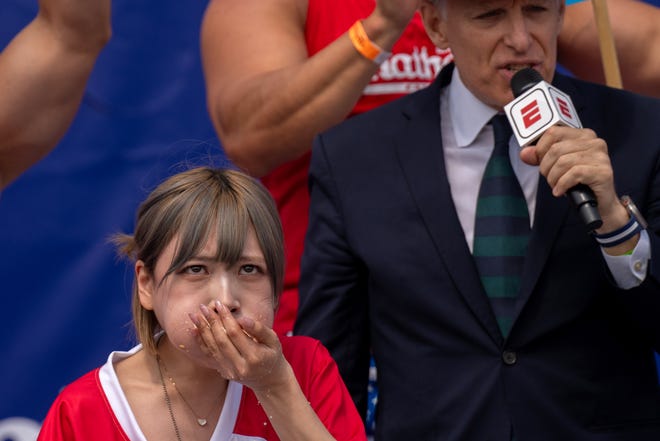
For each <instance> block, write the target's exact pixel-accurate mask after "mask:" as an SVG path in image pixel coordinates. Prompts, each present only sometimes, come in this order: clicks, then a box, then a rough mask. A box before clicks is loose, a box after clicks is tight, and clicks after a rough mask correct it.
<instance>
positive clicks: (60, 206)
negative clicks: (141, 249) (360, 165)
mask: <svg viewBox="0 0 660 441" xmlns="http://www.w3.org/2000/svg"><path fill="white" fill-rule="evenodd" d="M206 3H207V2H206V0H186V1H185V2H182V1H179V0H161V1H158V2H155V1H148V0H113V5H112V7H113V31H114V33H113V37H112V40H111V42H110V43H109V45H108V46H107V47H106V48H105V49H104V51H103V52H102V54H101V57H100V59H99V60H98V62H97V64H96V66H95V69H94V72H93V74H92V76H91V79H90V81H89V84H88V87H87V91H86V94H85V97H84V101H83V103H82V107H81V108H80V111H79V113H78V115H77V117H76V119H75V121H74V124H73V126H72V127H71V129H70V130H69V131H68V133H67V135H66V136H65V138H64V139H63V140H62V142H61V143H60V145H58V147H57V148H56V149H55V150H54V151H53V152H52V153H51V154H50V155H49V156H48V157H47V158H46V159H45V160H43V161H42V162H40V163H39V164H37V165H36V166H35V167H33V168H32V169H30V170H29V171H28V172H27V173H25V174H24V175H23V176H22V177H20V178H19V179H18V180H17V181H16V182H14V183H13V184H11V185H10V186H9V187H8V188H7V189H6V190H5V191H4V192H3V194H2V195H0V250H1V252H0V293H1V294H0V295H1V296H2V301H3V308H2V309H1V310H0V315H1V318H2V321H1V323H2V326H1V327H0V342H2V344H3V347H2V349H1V353H3V354H5V355H4V356H3V357H2V362H1V363H0V441H6V440H13V441H27V440H30V439H32V440H33V439H34V438H35V434H36V430H37V428H38V422H40V421H41V420H42V419H43V417H44V416H45V414H46V412H47V410H48V407H49V405H50V404H51V402H52V401H53V400H54V398H55V396H56V395H57V393H58V391H59V390H60V388H61V387H62V386H63V385H64V384H66V383H68V382H70V381H71V380H73V379H75V378H77V377H78V376H80V375H81V374H83V373H85V372H87V371H89V370H90V369H92V368H94V367H96V366H98V365H100V364H102V363H103V362H104V361H105V358H106V357H107V354H108V353H109V352H110V351H112V350H115V349H127V348H129V347H131V346H132V344H133V343H132V342H133V340H132V334H131V330H132V328H131V327H130V325H129V322H130V288H131V280H132V272H131V269H130V268H129V267H128V265H127V264H126V263H125V262H123V261H118V260H117V258H116V256H115V253H114V249H113V247H112V246H111V245H110V244H108V243H107V238H108V236H109V235H111V234H113V233H115V232H118V231H124V232H132V230H133V223H134V213H135V210H136V208H137V205H138V204H139V202H140V201H141V200H142V199H144V197H145V196H146V194H147V192H148V191H149V190H151V189H152V188H153V186H154V185H155V184H156V183H158V182H159V181H160V180H161V179H162V178H164V177H165V176H166V175H170V174H171V173H173V172H174V171H176V170H177V167H178V166H179V165H180V164H182V163H185V162H192V163H208V161H209V160H211V161H213V162H214V163H215V164H218V165H221V164H223V161H224V157H223V155H222V153H221V150H220V147H219V142H218V141H217V138H216V136H215V132H214V130H213V127H212V125H211V123H210V121H209V118H208V115H207V112H206V102H205V96H204V82H203V77H202V71H201V64H200V57H199V25H200V22H201V18H202V15H203V12H204V8H205V7H206ZM36 11H37V0H2V5H1V6H0V47H4V46H5V45H6V44H7V43H8V42H9V40H10V39H11V38H12V37H13V36H14V35H15V34H16V33H17V32H18V31H19V30H20V29H21V28H22V27H23V26H24V25H25V24H27V23H28V22H29V21H30V20H31V19H32V18H33V17H34V15H35V14H36ZM0 99H2V98H1V97H0ZM15 417H21V418H27V419H30V420H33V421H32V422H31V421H29V420H22V419H21V420H17V419H12V418H15Z"/></svg>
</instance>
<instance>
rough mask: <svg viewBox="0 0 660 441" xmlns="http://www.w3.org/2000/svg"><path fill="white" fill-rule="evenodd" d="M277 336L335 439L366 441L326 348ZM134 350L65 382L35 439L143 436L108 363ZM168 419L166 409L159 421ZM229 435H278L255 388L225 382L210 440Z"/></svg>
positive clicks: (257, 438) (112, 440) (135, 440)
mask: <svg viewBox="0 0 660 441" xmlns="http://www.w3.org/2000/svg"><path fill="white" fill-rule="evenodd" d="M281 341H282V352H283V353H284V356H285V358H286V359H287V360H288V361H289V363H290V364H291V367H292V368H293V371H294V373H295V375H296V378H297V380H298V383H299V384H300V388H301V389H302V391H303V393H304V394H305V396H306V397H307V399H308V400H309V402H310V405H311V406H312V408H313V409H314V411H315V412H316V414H317V415H318V416H319V419H320V420H321V421H322V422H323V424H324V425H325V426H326V427H327V429H328V431H329V432H330V433H331V434H332V435H333V436H334V437H335V439H337V440H338V441H366V434H365V430H364V425H363V423H362V419H361V418H360V416H359V415H358V412H357V410H356V409H355V406H354V404H353V401H352V400H351V397H350V395H349V394H348V390H347V389H346V387H345V386H344V383H343V382H342V379H341V377H340V376H339V371H338V370H337V366H336V365H335V363H334V361H333V360H332V358H331V357H330V354H329V353H328V351H327V350H326V349H325V347H324V346H323V345H321V343H319V342H318V341H317V340H314V339H311V338H309V337H282V338H281ZM137 350H140V349H139V347H138V348H134V349H133V350H132V351H131V352H123V353H117V352H115V353H113V354H111V356H110V357H109V359H108V362H107V363H106V364H105V365H104V366H103V367H101V368H97V369H95V370H93V371H91V372H89V373H87V374H85V375H84V376H82V377H80V378H79V379H78V380H76V381H74V382H73V383H71V384H70V385H68V386H66V387H65V388H64V389H63V390H62V392H61V393H60V394H59V395H58V397H57V399H56V400H55V402H54V403H53V405H52V406H51V408H50V410H49V412H48V415H47V416H46V419H45V420H44V423H43V426H42V428H41V431H40V432H39V437H38V438H37V440H38V441H76V440H81V441H90V440H94V441H128V440H132V441H140V440H144V439H145V438H144V434H143V433H142V431H141V430H140V428H139V426H138V425H137V422H136V421H135V419H134V417H133V415H132V410H131V409H130V407H129V405H128V402H127V400H126V398H125V396H124V394H123V391H122V390H121V385H120V384H119V382H118V380H117V378H116V375H115V373H114V368H113V366H112V364H113V360H116V359H117V358H125V357H128V356H130V355H132V354H133V353H135V352H136V351H137ZM168 423H169V417H168V415H167V414H165V415H163V424H168ZM172 430H174V429H172ZM233 435H240V436H242V438H241V439H244V440H246V441H247V440H254V441H264V440H266V441H278V440H279V438H278V436H277V434H276V433H275V430H274V429H273V426H272V425H271V424H269V419H268V417H267V416H266V414H265V413H264V411H263V408H262V407H261V406H260V405H259V403H258V401H257V399H256V396H255V395H254V393H253V392H252V391H251V390H250V389H248V388H246V387H243V386H241V385H240V384H238V383H234V382H230V385H229V388H228V390H227V396H226V398H225V404H224V406H223V408H222V414H221V415H220V418H219V420H218V424H217V426H216V429H215V431H214V433H213V436H212V437H211V441H227V440H229V439H233V438H231V437H232V436H233Z"/></svg>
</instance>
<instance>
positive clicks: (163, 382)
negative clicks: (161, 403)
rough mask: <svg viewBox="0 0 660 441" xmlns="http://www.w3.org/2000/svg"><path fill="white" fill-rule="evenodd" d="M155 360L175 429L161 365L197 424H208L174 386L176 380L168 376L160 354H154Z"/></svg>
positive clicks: (202, 425)
mask: <svg viewBox="0 0 660 441" xmlns="http://www.w3.org/2000/svg"><path fill="white" fill-rule="evenodd" d="M156 361H157V362H158V372H159V373H160V380H161V383H162V384H163V390H164V391H165V395H166V402H167V407H168V409H169V411H170V415H171V416H172V423H173V424H174V426H175V431H177V429H176V421H175V420H174V414H173V413H172V407H171V403H170V399H169V395H168V393H167V387H165V380H164V379H163V372H162V371H161V365H162V366H163V370H165V373H166V374H167V379H168V380H169V381H170V383H172V386H174V390H175V391H176V393H177V394H178V395H179V397H181V400H183V402H184V403H185V404H186V406H188V409H190V412H191V413H192V414H193V415H194V416H195V419H196V420H197V424H199V425H200V426H201V427H204V426H206V424H208V419H207V418H202V417H200V416H198V415H197V412H195V410H194V409H193V408H192V406H191V405H190V403H189V402H188V400H186V397H184V396H183V394H182V393H181V391H180V390H179V388H178V387H176V382H175V381H174V379H173V378H172V377H171V376H170V374H169V372H168V371H167V366H165V362H164V361H163V360H162V359H161V358H160V354H156ZM177 432H178V431H177Z"/></svg>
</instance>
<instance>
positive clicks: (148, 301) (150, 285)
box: [135, 260, 156, 310]
mask: <svg viewBox="0 0 660 441" xmlns="http://www.w3.org/2000/svg"><path fill="white" fill-rule="evenodd" d="M135 283H136V284H137V290H138V297H139V299H140V304H141V305H142V307H143V308H144V309H146V310H153V309H154V306H153V296H154V289H155V286H156V284H155V281H154V277H153V275H152V274H151V272H150V271H149V270H148V269H147V267H146V266H145V265H144V262H143V261H141V260H138V261H137V262H135Z"/></svg>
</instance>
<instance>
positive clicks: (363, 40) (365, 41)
mask: <svg viewBox="0 0 660 441" xmlns="http://www.w3.org/2000/svg"><path fill="white" fill-rule="evenodd" d="M348 36H349V37H350V39H351V43H353V47H355V49H356V50H357V51H358V52H359V53H360V54H362V56H363V57H365V58H366V59H368V60H371V61H373V62H374V63H376V64H379V65H380V64H382V63H383V61H385V60H387V59H388V58H389V57H390V55H392V53H391V52H387V51H386V50H383V49H381V48H380V47H379V46H378V45H377V44H375V43H374V42H373V41H371V40H370V39H369V36H368V35H367V33H366V31H365V30H364V26H362V21H360V20H357V21H356V22H355V23H353V26H351V28H350V29H349V30H348Z"/></svg>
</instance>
